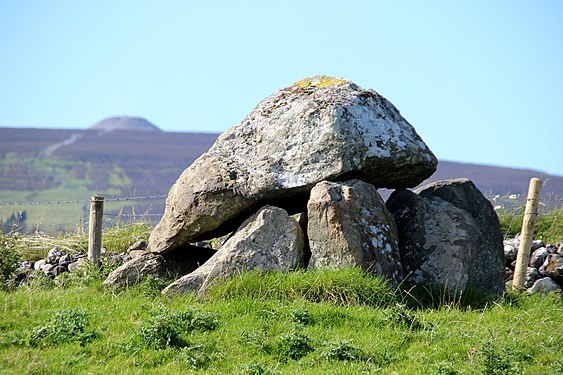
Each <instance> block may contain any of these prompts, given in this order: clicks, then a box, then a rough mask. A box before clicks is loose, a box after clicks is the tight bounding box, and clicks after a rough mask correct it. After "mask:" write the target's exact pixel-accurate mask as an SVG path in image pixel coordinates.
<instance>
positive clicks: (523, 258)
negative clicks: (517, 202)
mask: <svg viewBox="0 0 563 375" xmlns="http://www.w3.org/2000/svg"><path fill="white" fill-rule="evenodd" d="M541 186H542V183H541V181H540V179H539V178H535V177H534V178H532V179H531V180H530V187H529V188H528V199H527V201H526V209H525V210H524V220H523V221H522V231H521V232H520V247H519V248H518V255H517V256H516V267H515V268H514V278H513V280H512V289H513V290H522V289H524V285H525V283H526V271H527V269H528V262H529V261H530V250H531V249H532V243H533V241H534V226H535V224H536V219H537V217H538V203H539V196H540V190H541Z"/></svg>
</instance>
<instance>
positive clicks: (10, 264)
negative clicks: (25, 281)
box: [0, 243, 20, 288]
mask: <svg viewBox="0 0 563 375" xmlns="http://www.w3.org/2000/svg"><path fill="white" fill-rule="evenodd" d="M19 262H20V256H19V254H18V253H17V252H16V251H14V250H12V249H11V248H8V247H7V246H6V245H5V244H2V243H0V288H7V287H8V282H9V281H10V280H13V279H14V277H15V275H14V272H15V271H16V269H17V268H18V265H19Z"/></svg>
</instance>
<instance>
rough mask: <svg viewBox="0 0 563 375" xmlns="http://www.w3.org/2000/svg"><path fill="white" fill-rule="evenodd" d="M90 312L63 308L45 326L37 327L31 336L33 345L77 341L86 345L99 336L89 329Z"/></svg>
mask: <svg viewBox="0 0 563 375" xmlns="http://www.w3.org/2000/svg"><path fill="white" fill-rule="evenodd" d="M88 315H89V314H88V313H87V312H86V311H84V310H80V309H67V310H61V311H59V312H57V313H56V314H55V316H54V317H53V319H51V320H50V321H49V323H47V325H45V326H39V327H35V328H34V329H33V330H32V332H31V336H30V343H31V345H33V346H35V345H38V344H41V343H50V344H61V343H67V342H74V341H77V342H79V343H80V345H82V346H84V345H85V344H86V343H88V342H90V341H91V340H93V339H94V338H96V337H97V334H96V333H95V332H93V331H89V330H88V326H89V323H88Z"/></svg>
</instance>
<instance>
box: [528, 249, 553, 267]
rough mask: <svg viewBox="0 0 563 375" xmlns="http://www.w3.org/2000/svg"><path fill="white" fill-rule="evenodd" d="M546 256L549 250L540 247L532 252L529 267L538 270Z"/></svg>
mask: <svg viewBox="0 0 563 375" xmlns="http://www.w3.org/2000/svg"><path fill="white" fill-rule="evenodd" d="M548 255H549V250H547V249H546V248H545V247H540V248H538V249H536V250H534V252H533V253H532V255H531V256H530V266H531V267H534V268H540V267H541V266H542V265H543V263H544V262H545V260H546V259H547V257H548Z"/></svg>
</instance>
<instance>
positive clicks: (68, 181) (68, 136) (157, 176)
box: [0, 120, 563, 231]
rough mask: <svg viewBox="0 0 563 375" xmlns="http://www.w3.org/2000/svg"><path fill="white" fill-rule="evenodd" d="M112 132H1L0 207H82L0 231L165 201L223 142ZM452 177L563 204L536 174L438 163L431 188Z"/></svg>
mask: <svg viewBox="0 0 563 375" xmlns="http://www.w3.org/2000/svg"><path fill="white" fill-rule="evenodd" d="M119 121H120V120H118V122H119ZM126 122H127V121H126ZM102 123H103V121H102ZM131 123H136V124H140V128H141V129H144V128H145V125H147V124H146V123H144V122H143V121H140V122H139V121H137V120H134V121H133V120H132V122H131V121H129V124H131ZM147 123H148V122H147ZM148 124H150V123H148ZM111 129H112V130H111V131H108V128H107V127H105V126H102V129H101V130H100V129H99V128H97V127H96V126H94V127H92V128H90V129H87V130H78V129H77V130H59V129H16V128H0V203H1V202H14V201H46V200H48V201H60V200H64V201H68V200H76V201H80V203H76V204H74V205H71V204H64V205H56V204H54V205H48V206H46V205H23V206H22V205H18V206H14V205H0V224H2V223H6V221H7V220H8V218H10V217H12V216H14V218H17V217H18V215H19V213H20V212H23V211H25V214H26V217H27V224H28V225H27V228H26V230H28V231H29V230H32V229H37V228H40V229H41V230H46V231H51V229H49V228H56V229H74V228H76V225H77V224H78V223H84V222H85V219H84V218H87V210H88V205H87V203H86V201H87V200H88V199H89V197H90V196H91V195H93V194H99V195H103V196H105V197H107V198H112V197H113V198H116V197H133V196H135V197H143V196H152V195H165V194H167V192H168V190H169V189H170V187H171V186H172V184H173V183H174V181H176V179H177V178H178V176H179V175H180V174H181V173H182V171H183V170H184V169H185V168H186V167H187V166H188V165H190V164H191V163H192V162H193V161H194V160H195V159H196V158H197V157H199V156H200V155H201V154H202V153H204V152H205V151H206V150H207V149H209V147H210V146H211V145H212V144H213V142H214V141H215V139H216V138H217V136H218V134H210V133H181V132H163V131H160V130H158V128H156V127H155V129H156V130H155V129H153V130H152V131H139V130H138V129H135V130H131V129H120V128H119V127H111ZM455 177H468V178H470V179H471V180H473V181H474V182H475V184H476V185H477V186H478V187H479V188H480V189H481V190H482V191H483V192H485V193H486V194H487V195H491V196H494V195H496V194H499V195H501V196H506V195H509V194H520V195H522V196H525V194H526V190H527V186H528V182H529V179H530V178H531V177H540V178H541V179H542V180H544V181H546V183H545V186H544V188H543V190H542V197H543V199H544V201H547V200H554V199H555V198H554V197H556V198H557V199H561V197H563V177H561V176H549V175H546V174H544V173H541V172H537V171H532V170H523V169H513V168H503V167H492V166H484V165H474V164H464V163H457V162H452V161H440V164H439V166H438V170H437V172H436V173H435V174H434V175H433V176H432V177H431V178H430V179H429V180H428V181H435V180H440V179H446V178H455ZM559 204H560V203H559ZM133 206H135V210H133V209H132V207H133ZM163 210H164V199H162V198H160V199H152V200H141V201H136V202H135V204H134V205H133V204H132V202H112V203H111V204H110V203H108V204H107V206H106V212H107V214H108V216H110V215H114V216H117V215H118V214H120V213H121V214H133V213H136V214H137V215H138V214H142V213H148V212H150V213H151V214H152V215H154V217H153V219H155V220H156V219H158V214H160V213H162V212H163ZM30 224H33V225H30Z"/></svg>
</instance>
